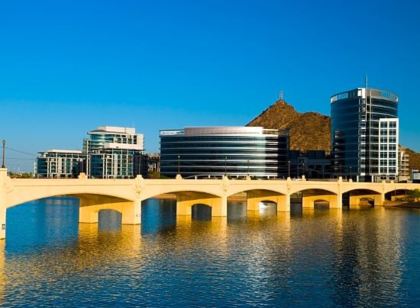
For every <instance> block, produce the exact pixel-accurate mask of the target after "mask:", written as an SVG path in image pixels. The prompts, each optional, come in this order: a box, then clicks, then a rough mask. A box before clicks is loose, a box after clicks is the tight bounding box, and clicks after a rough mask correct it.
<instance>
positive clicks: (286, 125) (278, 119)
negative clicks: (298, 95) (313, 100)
mask: <svg viewBox="0 0 420 308" xmlns="http://www.w3.org/2000/svg"><path fill="white" fill-rule="evenodd" d="M247 126H263V127H265V128H277V129H289V131H290V148H291V149H292V150H302V151H307V150H324V151H326V152H330V144H331V141H330V118H329V117H328V116H325V115H322V114H320V113H316V112H305V113H299V112H297V111H296V110H295V108H293V106H291V105H289V104H287V103H286V102H285V101H283V100H279V101H277V102H275V103H274V104H273V105H271V106H270V107H268V108H267V109H266V110H264V111H263V112H262V113H261V114H260V115H258V116H257V117H256V118H254V119H253V120H252V121H251V122H249V123H248V124H247Z"/></svg>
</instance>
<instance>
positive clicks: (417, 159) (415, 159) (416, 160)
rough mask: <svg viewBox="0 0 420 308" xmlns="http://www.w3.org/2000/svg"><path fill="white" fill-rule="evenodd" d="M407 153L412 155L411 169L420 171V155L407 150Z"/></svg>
mask: <svg viewBox="0 0 420 308" xmlns="http://www.w3.org/2000/svg"><path fill="white" fill-rule="evenodd" d="M407 152H408V153H409V154H410V169H417V170H420V153H418V152H414V151H413V150H411V149H407Z"/></svg>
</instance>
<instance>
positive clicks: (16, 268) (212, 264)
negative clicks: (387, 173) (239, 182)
mask: <svg viewBox="0 0 420 308" xmlns="http://www.w3.org/2000/svg"><path fill="white" fill-rule="evenodd" d="M228 214H229V217H228V218H221V217H213V218H212V219H211V221H202V220H194V219H192V218H191V217H186V216H185V217H177V216H176V204H175V201H174V200H161V201H158V200H148V201H146V202H145V203H144V204H143V208H142V225H141V226H129V225H121V224H120V218H119V217H118V215H117V216H115V215H114V213H112V212H108V213H107V212H104V213H102V214H101V217H100V222H99V224H78V223H77V217H78V204H77V201H75V200H73V201H71V202H70V201H66V200H64V201H63V202H61V201H59V199H56V200H52V201H48V202H45V201H39V203H31V204H26V205H22V206H18V207H16V208H13V209H11V210H9V211H8V213H7V215H8V222H9V225H8V234H7V240H6V248H4V247H0V249H1V251H0V253H1V258H0V269H1V271H0V288H1V290H0V294H1V295H2V299H3V304H4V305H6V306H7V305H21V306H24V305H36V304H37V303H38V304H40V303H45V302H46V301H48V302H50V303H51V304H53V305H70V306H71V305H93V304H95V305H109V304H110V303H111V304H113V305H154V306H156V305H158V306H165V305H169V304H172V305H198V306H200V305H204V306H220V305H235V304H236V305H238V304H243V305H258V304H261V303H265V304H267V305H277V306H278V305H291V304H293V305H305V306H306V305H315V306H316V305H320V306H326V305H327V306H330V305H339V306H369V305H391V306H396V305H398V304H400V303H401V302H402V301H404V300H407V298H406V293H407V292H406V289H403V287H402V286H404V285H405V284H406V282H405V281H406V280H407V278H405V279H404V277H405V276H404V275H406V274H404V273H405V272H407V269H406V268H404V265H405V266H407V264H406V261H405V259H406V257H405V255H406V254H407V253H408V252H407V250H408V248H407V247H406V246H405V243H406V242H407V237H410V236H412V235H411V234H410V232H409V231H408V229H407V228H408V227H410V228H414V227H415V225H414V224H407V221H408V222H410V221H411V220H410V219H411V217H412V215H413V214H412V213H409V212H403V211H400V212H396V211H390V210H385V209H373V210H368V211H341V210H334V209H331V210H314V209H306V208H305V209H303V210H300V214H298V215H294V214H292V213H287V212H278V213H276V212H275V211H274V212H273V211H272V208H271V207H268V210H267V212H258V211H256V212H255V213H254V214H253V215H251V213H249V212H248V213H246V205H245V203H244V202H243V201H240V200H232V201H230V202H229V205H228ZM245 214H246V215H245ZM113 215H114V216H113ZM415 218H416V219H418V218H419V216H416V217H415ZM1 243H3V245H4V241H3V242H1ZM418 246H419V247H420V244H418ZM417 265H418V264H417ZM417 265H416V264H415V263H414V264H413V265H412V266H417ZM411 270H413V269H411ZM415 277H417V276H415ZM404 288H406V287H404ZM413 292H414V291H413ZM174 294H177V296H174ZM417 296H419V294H417ZM418 298H420V296H419V297H418Z"/></svg>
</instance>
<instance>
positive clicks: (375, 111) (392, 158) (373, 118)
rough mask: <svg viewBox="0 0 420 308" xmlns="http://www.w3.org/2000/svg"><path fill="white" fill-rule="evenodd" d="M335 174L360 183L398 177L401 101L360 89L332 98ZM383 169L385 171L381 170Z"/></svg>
mask: <svg viewBox="0 0 420 308" xmlns="http://www.w3.org/2000/svg"><path fill="white" fill-rule="evenodd" d="M331 137H332V147H333V149H332V153H333V168H334V173H335V174H336V175H337V176H339V175H345V176H352V177H359V178H360V179H361V180H372V179H378V178H395V176H396V175H397V174H398V166H397V165H398V164H397V157H398V155H397V151H398V97H397V96H396V95H395V94H393V93H391V92H387V91H383V90H378V89H371V88H357V89H354V90H351V91H346V92H342V93H339V94H336V95H334V96H332V97H331ZM381 166H382V168H381Z"/></svg>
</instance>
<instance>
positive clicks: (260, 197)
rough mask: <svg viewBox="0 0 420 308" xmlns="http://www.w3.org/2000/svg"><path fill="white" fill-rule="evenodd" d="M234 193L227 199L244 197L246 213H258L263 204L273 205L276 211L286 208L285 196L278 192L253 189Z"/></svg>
mask: <svg viewBox="0 0 420 308" xmlns="http://www.w3.org/2000/svg"><path fill="white" fill-rule="evenodd" d="M235 191H236V193H234V194H231V195H229V197H228V198H229V199H233V198H235V197H236V196H238V195H244V196H243V197H244V198H245V200H246V207H247V211H259V210H260V209H261V205H262V204H264V202H265V203H268V202H270V203H274V204H275V205H276V208H277V211H281V210H287V208H288V205H287V200H286V195H285V193H283V192H282V191H280V190H271V189H262V188H255V189H245V190H239V189H237V190H235Z"/></svg>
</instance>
